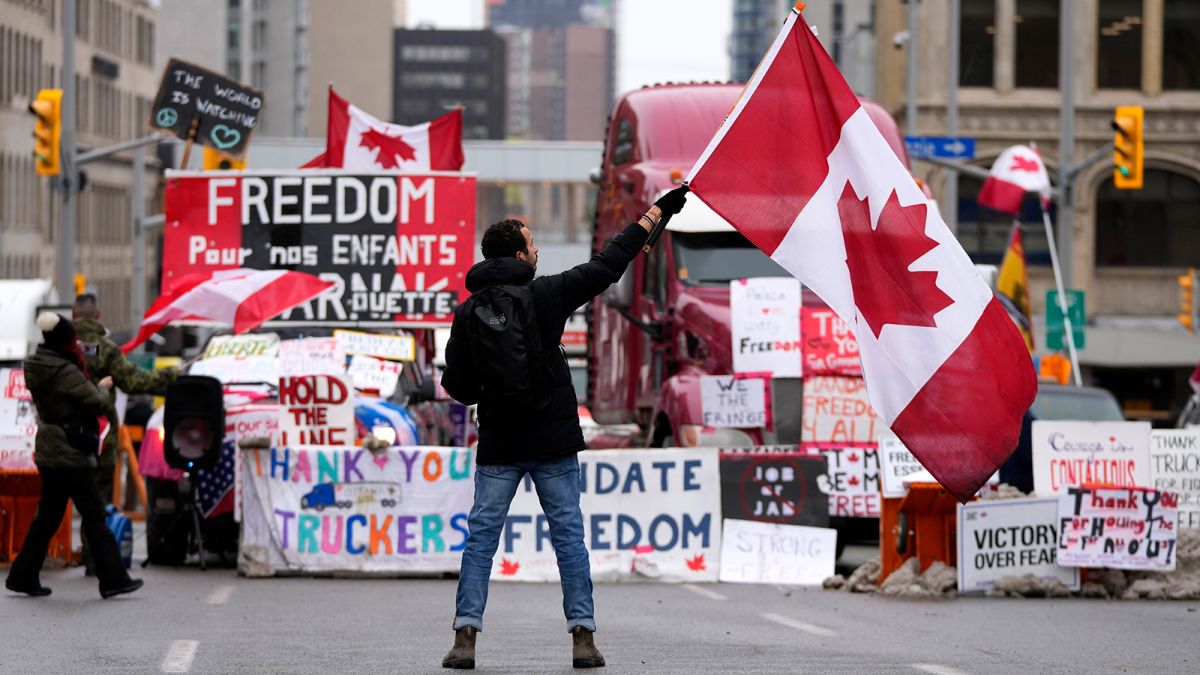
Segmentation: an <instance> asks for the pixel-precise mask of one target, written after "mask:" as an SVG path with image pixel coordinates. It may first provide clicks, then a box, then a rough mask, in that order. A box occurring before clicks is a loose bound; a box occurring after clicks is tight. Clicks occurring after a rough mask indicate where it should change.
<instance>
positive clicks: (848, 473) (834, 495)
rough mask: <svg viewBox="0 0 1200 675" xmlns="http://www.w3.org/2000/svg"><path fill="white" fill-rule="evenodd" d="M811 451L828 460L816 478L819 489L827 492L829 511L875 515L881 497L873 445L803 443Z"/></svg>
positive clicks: (854, 515) (849, 515)
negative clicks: (824, 468)
mask: <svg viewBox="0 0 1200 675" xmlns="http://www.w3.org/2000/svg"><path fill="white" fill-rule="evenodd" d="M804 449H805V451H806V452H807V453H809V454H811V455H820V456H822V457H824V458H825V460H826V462H828V466H827V467H826V470H825V475H824V476H821V477H820V479H819V480H818V485H819V486H820V488H821V492H824V493H825V494H826V495H828V496H829V515H830V516H834V517H841V518H878V517H879V513H880V508H881V506H882V501H881V500H880V494H879V452H878V451H877V450H876V449H875V446H873V445H858V446H839V445H828V444H817V445H805V446H804Z"/></svg>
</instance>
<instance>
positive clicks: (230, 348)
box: [204, 333, 279, 359]
mask: <svg viewBox="0 0 1200 675" xmlns="http://www.w3.org/2000/svg"><path fill="white" fill-rule="evenodd" d="M278 355H279V336H278V335H276V334H274V333H261V334H259V333H253V334H250V335H217V336H214V337H213V338H212V339H211V340H209V341H208V345H207V346H206V347H205V348H204V358H205V359H217V358H222V357H229V358H235V359H236V358H252V357H256V356H278Z"/></svg>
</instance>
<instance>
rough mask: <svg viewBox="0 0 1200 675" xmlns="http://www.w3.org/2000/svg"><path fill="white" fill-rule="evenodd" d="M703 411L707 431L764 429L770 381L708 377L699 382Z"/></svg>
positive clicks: (753, 378)
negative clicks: (735, 428)
mask: <svg viewBox="0 0 1200 675" xmlns="http://www.w3.org/2000/svg"><path fill="white" fill-rule="evenodd" d="M700 410H701V412H702V414H703V416H704V426H706V427H741V428H758V427H764V426H766V425H767V381H766V380H765V379H763V378H757V377H744V378H743V377H737V376H734V375H705V376H703V377H701V378H700Z"/></svg>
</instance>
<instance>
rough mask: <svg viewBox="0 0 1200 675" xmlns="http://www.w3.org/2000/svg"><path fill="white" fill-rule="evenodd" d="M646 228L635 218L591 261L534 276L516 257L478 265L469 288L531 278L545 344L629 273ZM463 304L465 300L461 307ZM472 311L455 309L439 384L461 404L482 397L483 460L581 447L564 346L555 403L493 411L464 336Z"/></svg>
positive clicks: (554, 454)
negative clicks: (523, 412) (516, 411)
mask: <svg viewBox="0 0 1200 675" xmlns="http://www.w3.org/2000/svg"><path fill="white" fill-rule="evenodd" d="M646 236H647V235H646V231H645V230H644V229H642V227H641V226H640V225H638V224H637V223H632V224H630V225H629V226H627V227H626V228H625V230H624V231H622V232H621V233H620V234H618V235H617V236H616V237H615V238H614V239H613V240H612V242H610V243H609V244H608V246H606V247H604V250H603V251H601V252H600V253H598V254H596V255H595V256H594V257H593V258H592V259H591V260H590V261H588V262H586V263H583V264H582V265H578V266H576V267H574V268H572V269H569V270H567V271H566V272H563V273H561V274H554V275H551V276H545V277H538V278H537V279H534V278H533V268H532V267H530V266H529V265H528V264H527V263H524V262H522V261H520V260H517V259H516V258H493V259H491V260H484V261H483V262H480V263H477V264H476V265H475V266H474V267H472V268H471V270H470V271H469V272H468V273H467V290H469V291H471V292H472V293H474V292H477V291H480V290H482V289H484V288H487V287H489V286H496V285H499V284H528V285H529V287H530V290H531V291H532V293H533V305H534V311H536V312H537V321H538V329H539V330H540V331H541V339H542V345H543V348H548V347H549V346H550V345H557V344H560V343H561V342H562V334H563V329H564V328H565V327H566V324H567V320H568V319H569V318H570V317H571V314H572V313H574V312H575V310H576V309H578V308H580V307H582V306H583V305H585V304H587V302H588V301H590V300H591V299H592V298H594V297H596V296H597V295H599V294H601V293H603V292H604V289H606V288H608V287H609V286H610V285H612V284H613V283H615V282H616V281H617V280H618V279H620V278H621V275H622V274H623V273H624V272H625V268H626V267H628V266H629V263H630V262H631V261H632V260H633V258H634V257H635V256H636V255H637V253H638V251H639V250H640V249H641V247H642V244H644V243H645V241H646ZM463 306H464V305H462V304H460V305H459V308H460V310H461V308H462V307H463ZM467 320H468V317H466V316H465V314H464V313H463V312H461V311H456V312H455V314H454V324H453V326H452V327H451V329H450V341H449V342H448V343H447V344H446V370H445V372H444V373H443V374H442V386H443V387H444V388H445V389H446V391H447V392H448V393H449V394H450V395H451V396H453V397H454V398H455V399H457V400H458V401H460V402H461V403H465V404H467V405H470V404H473V403H478V404H479V410H478V415H477V417H478V419H479V447H478V452H477V458H476V462H477V463H478V464H512V463H514V462H522V461H546V460H551V459H557V458H559V457H564V456H566V455H569V454H572V453H575V452H579V451H580V450H583V449H584V443H583V431H582V430H581V429H580V428H579V402H578V400H577V399H576V397H575V388H574V386H572V384H571V371H570V369H569V368H568V367H567V360H566V358H565V357H564V356H563V355H562V352H561V350H560V351H559V352H558V355H557V356H556V357H555V359H554V362H553V364H552V372H553V386H554V389H553V392H552V394H551V399H550V403H549V404H548V405H547V406H546V407H545V408H543V409H542V410H539V411H537V412H536V413H533V414H531V415H529V416H528V417H521V418H516V419H514V418H512V417H504V416H501V415H499V414H498V413H496V414H493V413H492V411H491V410H490V409H489V407H488V402H487V401H486V400H482V401H481V400H480V382H479V380H478V379H477V373H476V372H475V370H474V368H473V367H472V365H471V361H472V360H471V353H470V351H469V350H470V345H469V343H468V341H467V333H466V331H467V326H466V321H467Z"/></svg>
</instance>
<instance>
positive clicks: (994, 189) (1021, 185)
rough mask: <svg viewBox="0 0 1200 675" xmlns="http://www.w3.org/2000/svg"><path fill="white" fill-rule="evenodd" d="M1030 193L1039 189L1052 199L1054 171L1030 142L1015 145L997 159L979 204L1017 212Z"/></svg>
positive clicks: (1046, 197) (1038, 191) (1045, 196)
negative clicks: (1051, 174)
mask: <svg viewBox="0 0 1200 675" xmlns="http://www.w3.org/2000/svg"><path fill="white" fill-rule="evenodd" d="M1026 192H1036V193H1038V194H1039V195H1041V197H1042V199H1043V200H1047V201H1048V200H1049V199H1050V174H1048V173H1046V163H1045V162H1043V161H1042V156H1041V155H1039V154H1038V151H1037V150H1034V149H1033V148H1031V147H1029V146H1027V145H1014V146H1012V147H1010V148H1008V149H1007V150H1005V151H1004V152H1002V153H1000V156H999V157H997V158H996V161H995V162H994V163H993V164H992V170H991V171H988V177H987V180H985V181H983V189H982V190H980V191H979V203H980V204H982V205H983V206H986V207H988V208H989V209H992V210H993V211H999V212H1001V213H1007V214H1009V215H1014V216H1015V215H1017V213H1019V212H1020V211H1021V201H1022V200H1024V199H1025V193H1026Z"/></svg>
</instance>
